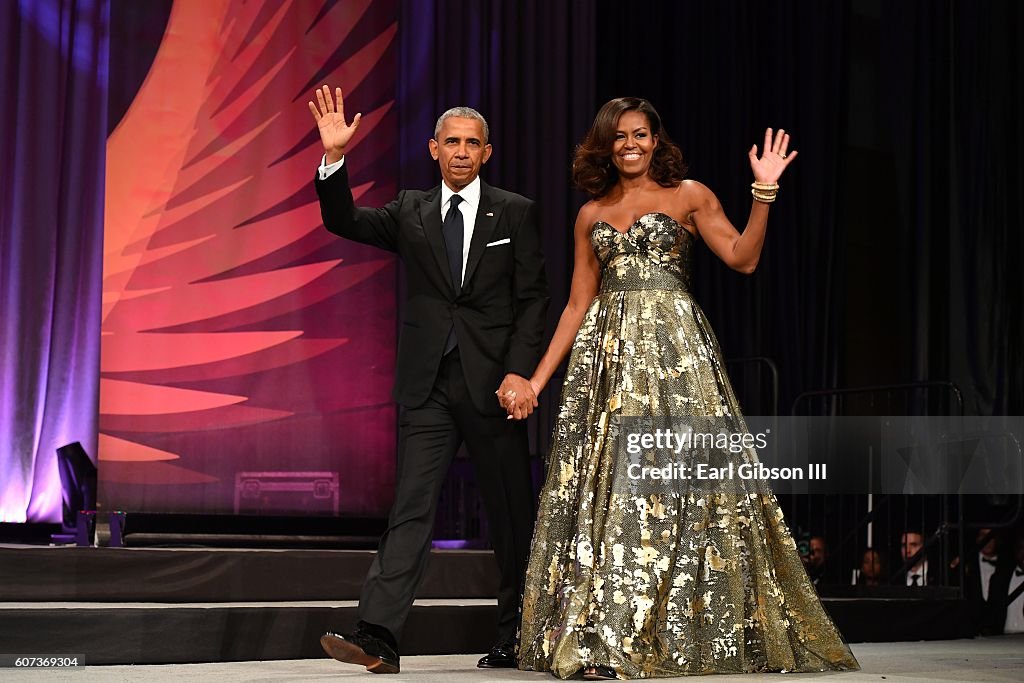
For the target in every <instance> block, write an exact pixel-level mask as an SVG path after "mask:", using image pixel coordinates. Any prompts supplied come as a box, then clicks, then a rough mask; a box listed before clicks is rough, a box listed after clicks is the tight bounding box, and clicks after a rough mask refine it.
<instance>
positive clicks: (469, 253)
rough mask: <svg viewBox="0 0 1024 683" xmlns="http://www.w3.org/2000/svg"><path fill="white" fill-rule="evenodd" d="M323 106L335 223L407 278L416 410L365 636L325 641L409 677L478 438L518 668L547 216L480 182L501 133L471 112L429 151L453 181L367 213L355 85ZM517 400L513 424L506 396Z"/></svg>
mask: <svg viewBox="0 0 1024 683" xmlns="http://www.w3.org/2000/svg"><path fill="white" fill-rule="evenodd" d="M316 98H317V103H316V104H314V103H313V102H310V103H309V108H310V110H311V111H312V113H313V117H314V119H316V121H317V127H318V129H319V131H320V138H321V141H322V142H323V145H324V150H325V154H324V159H323V164H322V165H321V167H320V168H319V169H318V171H317V177H316V190H317V194H318V195H319V197H320V209H321V213H322V215H323V219H324V225H325V226H326V227H327V229H328V230H330V231H331V232H333V233H336V234H338V235H341V236H342V237H345V238H347V239H351V240H355V241H357V242H362V243H364V244H370V245H373V246H376V247H380V248H382V249H386V250H388V251H391V252H395V253H397V254H398V256H399V257H400V258H401V259H402V261H403V263H404V266H405V276H406V283H407V292H408V294H407V298H406V303H405V319H404V321H403V323H402V333H401V335H400V338H399V345H398V367H397V371H396V377H395V387H394V398H395V400H396V401H397V402H398V403H399V405H400V406H401V409H400V419H399V453H398V472H397V481H396V490H395V502H394V505H393V507H392V509H391V514H390V517H389V520H388V529H387V531H386V532H385V534H384V536H383V537H382V538H381V541H380V546H379V548H378V550H377V555H376V557H375V559H374V562H373V565H372V566H371V568H370V571H369V573H368V575H367V577H366V582H365V583H364V585H363V590H362V594H361V596H360V600H359V625H358V627H357V630H356V632H355V633H352V634H344V635H338V634H334V633H327V634H325V635H324V636H323V637H322V638H321V641H320V642H321V644H322V645H323V647H324V649H325V650H326V651H327V653H328V654H329V655H331V656H332V657H334V658H335V659H337V660H339V661H342V662H349V663H354V664H361V665H364V666H366V668H367V669H369V670H370V671H373V672H376V673H395V672H398V670H399V656H398V644H397V641H398V638H399V637H400V635H401V630H402V626H403V625H404V623H405V619H406V617H407V616H408V613H409V609H410V607H411V606H412V602H413V598H414V595H415V591H416V587H417V586H418V584H419V582H420V579H421V577H422V574H423V568H424V565H425V563H426V560H427V556H428V554H429V552H430V544H431V535H432V532H433V526H434V516H435V511H436V507H437V500H438V495H439V493H440V490H441V486H442V484H443V482H444V479H445V477H446V474H447V471H448V467H449V465H450V463H451V461H452V458H453V457H454V456H455V453H456V451H457V450H458V448H459V446H460V445H461V444H462V443H463V442H465V444H466V446H467V447H468V450H469V453H470V456H471V457H472V459H473V461H474V465H475V468H476V473H477V480H478V483H479V486H480V491H481V495H482V498H483V501H484V505H485V509H486V511H487V516H488V521H489V522H490V524H489V528H490V530H491V543H492V545H493V546H494V552H495V557H496V558H497V560H498V564H499V565H500V570H501V584H500V587H499V594H498V639H497V643H496V645H495V646H494V648H492V649H491V652H490V653H489V654H488V655H486V656H484V657H483V658H482V659H481V660H480V662H479V666H481V667H512V666H515V633H516V628H517V626H518V624H517V621H518V617H517V613H518V607H519V601H520V591H521V589H522V583H523V572H524V571H525V568H526V560H527V555H528V553H529V545H530V537H531V534H532V532H533V496H532V488H531V482H530V472H529V463H528V458H529V446H528V442H527V435H526V430H525V422H523V418H525V417H526V416H527V415H529V414H530V413H531V412H532V411H533V408H534V407H535V406H536V396H535V395H534V393H533V390H532V388H531V387H530V383H529V381H528V380H527V379H526V378H528V377H529V376H530V375H531V374H532V372H533V370H534V367H535V365H536V364H537V361H538V359H539V358H540V352H541V342H542V338H543V334H544V322H545V313H546V311H547V306H548V301H549V296H548V287H547V281H546V278H545V275H544V261H543V258H542V256H541V248H540V247H541V245H540V235H539V230H538V225H537V209H536V206H535V204H534V203H533V202H532V201H530V200H528V199H526V198H524V197H521V196H519V195H517V194H513V193H511V192H506V191H505V190H500V189H498V188H496V187H491V186H489V185H487V184H486V183H484V182H483V181H481V180H480V178H479V173H480V168H481V166H482V165H483V164H484V163H486V162H487V160H488V158H489V157H490V155H491V146H490V144H488V142H487V139H488V132H489V131H488V129H487V122H486V121H485V120H484V118H483V117H482V116H481V115H480V114H479V113H478V112H476V111H475V110H473V109H469V108H468V107H458V108H455V109H451V110H449V111H447V112H445V113H444V114H442V115H441V117H440V118H439V119H438V122H437V126H436V129H435V131H434V137H433V138H432V139H431V140H429V141H428V146H429V149H430V154H431V156H432V157H433V158H434V159H435V160H436V161H437V162H438V165H439V166H440V169H441V177H442V179H443V182H442V184H441V185H440V186H438V187H435V188H434V189H432V190H429V191H426V192H421V191H415V190H404V191H402V192H400V193H399V194H398V197H397V198H396V199H395V200H394V201H392V202H390V203H389V204H387V205H386V206H385V207H384V208H381V209H370V208H358V207H356V206H355V204H354V202H353V199H352V192H351V190H350V188H349V183H348V171H347V167H346V161H345V148H346V146H347V145H348V144H349V142H350V141H351V139H352V136H353V135H354V134H355V131H356V129H357V128H358V126H359V120H360V115H359V114H356V116H355V117H354V118H353V119H352V123H351V124H349V123H348V122H347V121H346V120H345V113H344V107H343V102H342V94H341V89H340V88H338V89H337V90H336V92H335V97H334V98H332V96H331V92H330V90H329V89H328V88H327V87H326V86H324V87H323V88H322V89H320V90H318V91H317V93H316ZM496 393H497V394H500V395H501V396H503V397H507V398H510V399H511V400H513V401H514V402H515V407H514V414H513V417H515V418H516V419H514V420H511V419H506V418H507V417H508V415H507V413H506V410H505V409H504V408H502V406H501V405H500V403H499V402H498V400H497V397H496V396H495V394H496Z"/></svg>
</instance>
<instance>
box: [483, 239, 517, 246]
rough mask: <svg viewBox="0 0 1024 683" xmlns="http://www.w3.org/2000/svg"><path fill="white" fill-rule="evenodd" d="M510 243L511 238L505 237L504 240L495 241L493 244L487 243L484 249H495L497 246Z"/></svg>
mask: <svg viewBox="0 0 1024 683" xmlns="http://www.w3.org/2000/svg"><path fill="white" fill-rule="evenodd" d="M511 241H512V238H511V237H506V238H505V239H503V240H495V241H494V242H490V243H488V244H487V245H485V248H486V247H496V246H498V245H499V244H508V243H509V242H511Z"/></svg>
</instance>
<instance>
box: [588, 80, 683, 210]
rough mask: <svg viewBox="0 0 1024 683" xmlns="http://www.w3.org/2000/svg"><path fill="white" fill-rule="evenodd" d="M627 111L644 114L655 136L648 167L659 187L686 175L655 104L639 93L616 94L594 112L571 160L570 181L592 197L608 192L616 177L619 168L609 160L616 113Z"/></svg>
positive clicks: (676, 147) (617, 124) (615, 124)
mask: <svg viewBox="0 0 1024 683" xmlns="http://www.w3.org/2000/svg"><path fill="white" fill-rule="evenodd" d="M627 111H638V112H640V113H641V114H643V115H644V116H646V117H647V122H648V127H649V128H650V131H651V135H657V136H658V146H657V147H655V148H654V154H653V156H652V158H651V166H650V169H649V170H648V173H649V174H650V176H651V177H652V178H653V179H654V181H655V182H656V183H658V184H659V185H661V186H662V187H675V186H676V185H678V184H679V183H680V182H681V181H682V180H683V178H685V177H686V162H685V161H683V153H682V152H681V151H680V149H679V146H678V145H676V144H675V143H674V142H672V139H671V138H670V137H669V136H668V133H667V132H666V131H665V127H664V126H663V125H662V123H661V117H660V116H658V112H657V110H655V108H654V106H653V105H652V104H651V103H650V102H648V101H647V100H645V99H643V98H640V97H617V98H615V99H614V100H609V101H608V102H606V103H605V105H604V106H603V107H601V109H600V111H598V112H597V116H595V117H594V123H592V124H591V126H590V130H589V131H588V132H587V136H586V137H585V138H583V142H582V143H580V145H579V146H578V147H577V148H576V156H575V158H573V160H572V181H573V183H575V185H576V187H578V188H579V189H581V190H583V191H584V192H586V193H587V194H588V195H590V196H591V198H593V199H599V198H601V197H603V196H605V195H606V194H608V192H609V191H611V189H612V187H614V186H615V183H617V182H618V181H619V170H618V169H617V168H615V164H613V163H612V147H613V145H614V144H615V133H616V131H617V130H618V126H619V117H621V116H622V115H623V114H625V113H626V112H627Z"/></svg>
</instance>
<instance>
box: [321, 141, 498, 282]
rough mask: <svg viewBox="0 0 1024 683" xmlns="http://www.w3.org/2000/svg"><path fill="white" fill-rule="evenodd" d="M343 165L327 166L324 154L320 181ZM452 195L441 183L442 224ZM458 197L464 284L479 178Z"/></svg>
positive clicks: (453, 192)
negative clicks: (460, 215)
mask: <svg viewBox="0 0 1024 683" xmlns="http://www.w3.org/2000/svg"><path fill="white" fill-rule="evenodd" d="M344 165H345V157H342V158H340V159H338V160H337V161H335V162H334V163H333V164H328V163H327V155H326V154H325V155H324V156H323V158H322V159H321V160H320V168H319V169H318V171H319V173H320V180H327V178H329V177H330V176H331V174H332V173H334V172H335V171H337V170H338V169H339V168H341V167H342V166H344ZM453 194H456V192H455V191H454V190H452V189H451V188H450V187H448V186H447V185H445V184H444V183H441V222H442V223H443V222H444V217H445V216H447V215H448V209H449V208H450V207H451V205H452V204H451V200H452V195H453ZM458 195H459V196H460V197H462V202H461V203H460V204H459V211H461V212H462V277H463V282H465V277H466V262H467V261H468V260H469V244H470V242H472V241H473V228H474V227H475V226H476V210H477V209H478V208H479V207H480V176H477V177H476V178H473V182H471V183H470V184H469V185H466V186H465V187H464V188H462V189H461V190H459V192H458Z"/></svg>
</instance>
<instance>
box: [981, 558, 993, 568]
mask: <svg viewBox="0 0 1024 683" xmlns="http://www.w3.org/2000/svg"><path fill="white" fill-rule="evenodd" d="M981 561H982V562H988V563H989V564H990V565H992V566H993V567H994V566H995V565H996V558H988V557H984V556H983V557H982V558H981Z"/></svg>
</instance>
